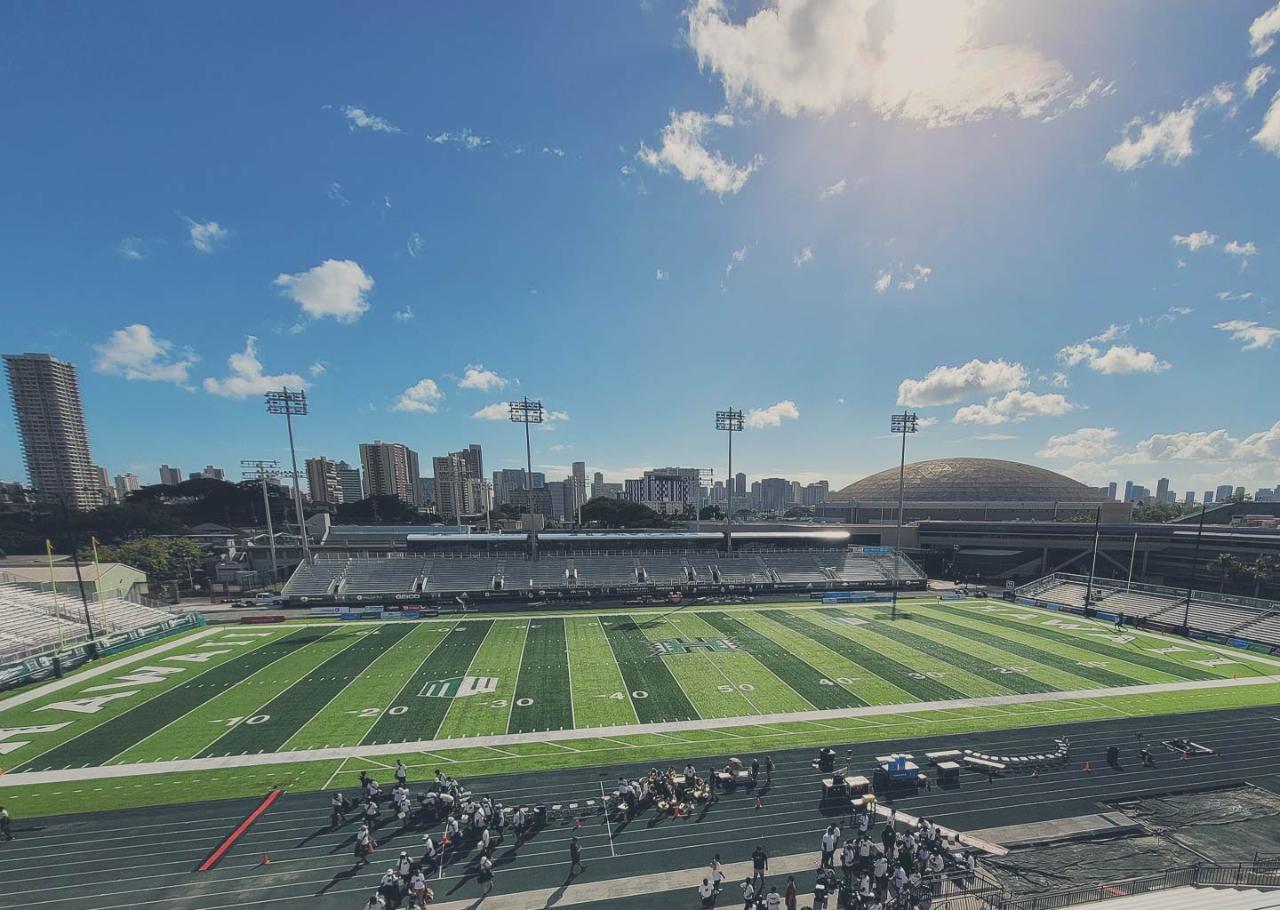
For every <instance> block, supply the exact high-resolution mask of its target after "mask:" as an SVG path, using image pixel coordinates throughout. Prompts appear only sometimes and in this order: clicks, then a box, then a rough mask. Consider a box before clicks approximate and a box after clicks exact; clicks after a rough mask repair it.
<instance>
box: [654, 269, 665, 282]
mask: <svg viewBox="0 0 1280 910" xmlns="http://www.w3.org/2000/svg"><path fill="white" fill-rule="evenodd" d="M653 277H654V279H655V280H657V281H666V280H667V273H666V272H664V271H663V270H662V269H658V270H657V272H656V273H655V274H654V276H653Z"/></svg>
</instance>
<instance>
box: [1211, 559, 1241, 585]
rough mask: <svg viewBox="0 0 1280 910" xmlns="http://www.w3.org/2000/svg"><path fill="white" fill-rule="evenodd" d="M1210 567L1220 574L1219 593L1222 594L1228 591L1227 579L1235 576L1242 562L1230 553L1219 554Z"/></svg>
mask: <svg viewBox="0 0 1280 910" xmlns="http://www.w3.org/2000/svg"><path fill="white" fill-rule="evenodd" d="M1209 566H1210V567H1211V568H1214V569H1217V570H1218V572H1219V580H1218V593H1219V594H1221V593H1222V592H1223V591H1225V590H1226V587H1227V577H1228V576H1230V575H1234V574H1235V572H1236V571H1237V570H1238V569H1239V568H1240V560H1238V559H1236V558H1235V557H1234V556H1232V555H1231V554H1230V553H1219V554H1218V555H1217V556H1216V557H1214V559H1213V561H1212V562H1210V563H1209Z"/></svg>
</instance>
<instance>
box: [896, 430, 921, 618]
mask: <svg viewBox="0 0 1280 910" xmlns="http://www.w3.org/2000/svg"><path fill="white" fill-rule="evenodd" d="M889 429H890V430H891V431H892V432H894V433H898V434H900V435H901V436H902V461H901V462H900V463H899V465H898V531H897V534H896V535H895V536H894V539H893V605H892V606H891V607H890V618H891V619H897V618H898V587H899V586H900V585H901V583H902V581H901V578H900V575H899V568H898V567H899V564H900V563H901V561H902V503H903V498H904V494H905V492H906V481H907V436H908V435H910V434H911V433H914V432H916V431H917V430H918V429H919V420H918V418H917V417H916V415H915V414H913V413H912V412H911V411H903V412H902V413H901V414H894V415H893V416H892V417H890V418H889Z"/></svg>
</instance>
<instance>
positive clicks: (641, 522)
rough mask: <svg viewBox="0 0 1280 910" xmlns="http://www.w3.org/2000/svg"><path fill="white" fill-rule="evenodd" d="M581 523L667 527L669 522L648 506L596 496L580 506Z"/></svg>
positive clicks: (604, 525) (618, 526)
mask: <svg viewBox="0 0 1280 910" xmlns="http://www.w3.org/2000/svg"><path fill="white" fill-rule="evenodd" d="M582 522H583V524H594V525H597V526H599V527H603V528H668V527H670V526H671V523H670V522H669V521H667V520H666V519H665V518H663V517H662V516H661V515H659V514H658V513H657V512H655V511H653V509H651V508H649V507H648V506H644V505H641V504H640V503H638V502H628V501H627V500H625V499H611V498H609V497H606V496H597V497H595V498H594V499H589V500H587V501H586V502H585V503H584V504H583V506H582Z"/></svg>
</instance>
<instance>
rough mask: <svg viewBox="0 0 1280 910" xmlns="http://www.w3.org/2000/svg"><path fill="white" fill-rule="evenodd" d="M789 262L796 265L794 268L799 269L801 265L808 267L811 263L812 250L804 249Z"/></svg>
mask: <svg viewBox="0 0 1280 910" xmlns="http://www.w3.org/2000/svg"><path fill="white" fill-rule="evenodd" d="M791 261H792V262H794V263H795V264H796V268H800V267H801V266H802V265H808V264H809V263H810V262H813V250H812V249H811V248H810V247H805V248H804V249H802V250H801V251H800V252H798V253H796V254H795V256H793V257H792V259H791Z"/></svg>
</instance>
